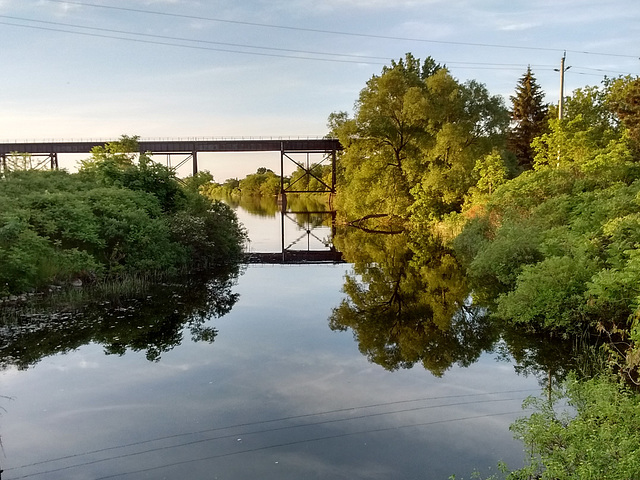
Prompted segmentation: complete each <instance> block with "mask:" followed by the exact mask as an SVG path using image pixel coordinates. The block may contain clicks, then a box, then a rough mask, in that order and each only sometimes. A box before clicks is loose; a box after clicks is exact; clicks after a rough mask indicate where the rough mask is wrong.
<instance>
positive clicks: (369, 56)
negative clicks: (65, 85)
mask: <svg viewBox="0 0 640 480" xmlns="http://www.w3.org/2000/svg"><path fill="white" fill-rule="evenodd" d="M0 18H6V19H10V20H17V21H23V22H33V23H40V24H45V25H56V26H62V27H71V28H79V29H84V30H95V31H98V32H107V33H117V34H122V35H134V36H139V37H147V38H159V39H163V40H173V41H180V42H192V43H202V44H207V45H222V46H226V47H236V48H252V49H256V50H273V51H279V52H288V53H302V54H307V55H324V56H335V57H345V58H360V59H363V60H372V59H373V60H385V61H387V60H388V59H387V58H385V57H376V56H371V55H360V54H348V53H335V52H319V51H312V50H296V49H292V48H279V47H265V46H262V45H248V44H240V43H230V42H217V41H212V40H202V39H193V38H185V37H173V36H169V35H157V34H151V33H142V32H132V31H127V30H115V29H111V28H102V27H87V26H85V25H78V24H73V23H62V22H52V21H47V20H37V19H33V18H25V17H15V16H11V15H0ZM65 32H68V33H72V31H66V30H65ZM116 38H120V37H116ZM123 39H124V38H123ZM176 46H181V44H176Z"/></svg>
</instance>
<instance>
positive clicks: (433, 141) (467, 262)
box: [329, 55, 640, 479]
mask: <svg viewBox="0 0 640 480" xmlns="http://www.w3.org/2000/svg"><path fill="white" fill-rule="evenodd" d="M543 99H544V94H543V92H542V90H541V88H540V87H539V85H538V84H537V82H536V80H535V77H534V75H533V73H532V72H531V70H530V69H529V70H527V71H526V72H525V74H524V75H523V76H522V77H521V79H520V81H519V83H518V85H517V86H516V90H515V93H514V95H513V96H512V97H511V98H510V100H511V106H510V108H508V107H507V106H506V105H505V103H504V101H503V100H502V99H501V98H499V97H496V96H492V95H490V94H489V92H488V91H487V89H486V88H485V86H484V85H481V84H479V83H477V82H475V81H468V82H464V83H461V82H459V81H458V80H456V79H455V78H453V77H452V76H451V74H450V73H449V71H448V70H447V69H446V67H445V66H443V65H439V64H437V63H436V62H435V61H434V60H433V59H431V58H427V59H426V60H425V61H424V62H421V61H419V60H418V59H416V58H414V57H413V56H411V55H407V56H406V57H405V58H404V59H402V60H400V61H398V62H392V63H391V65H390V66H388V67H385V68H384V69H383V70H382V73H381V74H380V75H374V76H373V77H372V78H371V79H370V80H369V81H368V82H367V84H366V86H365V88H364V89H363V90H362V91H361V92H360V95H359V98H358V101H357V102H356V108H355V111H354V114H353V115H352V116H351V115H349V114H347V113H345V112H337V113H334V114H332V115H331V116H330V117H329V127H330V129H331V134H332V135H335V136H337V137H338V138H339V139H340V141H341V143H342V145H343V146H344V151H343V152H342V154H341V155H340V157H339V162H338V165H339V171H338V197H337V199H336V204H337V205H338V208H339V212H340V214H341V215H342V216H343V219H344V221H345V223H348V224H352V225H359V226H361V227H366V229H367V230H369V231H387V232H393V231H397V230H398V229H405V230H406V231H407V232H408V235H409V237H410V239H411V241H412V242H413V245H414V246H413V248H412V251H411V252H410V253H408V255H410V256H420V255H424V252H423V251H422V250H424V249H423V248H422V247H421V246H423V245H433V244H434V243H437V244H440V245H442V246H443V248H445V249H446V250H447V251H449V252H451V254H453V255H454V257H453V258H455V262H457V264H458V265H459V267H460V269H462V271H464V272H465V273H466V276H467V281H468V282H469V285H470V287H471V291H472V296H473V299H474V304H475V305H480V306H486V307H488V309H489V311H490V312H491V315H492V317H493V318H494V319H495V320H496V321H500V322H504V323H506V324H508V325H510V326H511V327H515V328H517V329H520V330H521V331H522V332H544V333H545V334H546V335H554V336H557V337H559V338H566V337H569V336H574V337H577V336H579V337H581V338H587V339H588V340H589V341H595V342H598V343H599V344H604V346H603V347H602V348H603V349H604V353H605V354H606V358H607V363H606V367H605V368H603V369H602V370H601V372H600V374H601V376H597V378H594V379H591V380H589V381H588V382H585V381H584V378H582V379H580V381H579V382H578V381H576V382H573V383H572V382H569V384H567V385H568V387H567V391H566V392H565V393H566V394H567V395H568V398H569V401H570V402H572V403H573V404H574V405H575V406H576V408H577V416H576V417H575V418H573V419H562V418H560V417H558V416H557V415H556V414H555V412H554V411H553V409H546V410H545V409H543V410H541V411H540V412H539V413H537V414H535V415H533V416H532V417H530V418H529V419H527V420H525V421H522V422H520V423H518V424H517V425H516V426H515V427H514V428H515V431H516V433H517V434H518V436H519V437H520V438H523V439H524V440H525V441H526V442H527V445H529V446H531V448H532V450H531V463H530V464H529V465H528V466H527V468H525V469H524V470H521V471H518V472H512V473H511V475H510V478H545V479H546V478H548V479H551V478H553V479H559V478H562V479H565V478H566V479H569V478H571V479H574V478H616V479H617V478H620V479H622V478H637V477H638V476H640V461H639V460H638V459H639V458H640V450H639V448H640V447H639V446H638V445H640V441H639V440H640V438H639V434H638V431H640V430H639V429H638V425H639V424H640V400H639V399H638V395H637V394H632V393H631V391H630V388H631V387H637V386H638V385H640V375H639V370H640V320H639V319H640V263H639V262H640V254H639V253H638V252H639V250H638V245H639V244H640V107H639V105H640V79H638V78H632V77H621V78H617V79H605V81H604V82H603V83H602V85H600V86H596V87H591V86H589V87H584V88H581V89H578V90H576V91H574V92H573V93H572V94H571V95H570V96H569V97H568V98H566V99H565V103H564V112H563V118H561V119H558V112H557V109H556V108H555V107H553V106H550V105H546V104H544V101H543ZM433 274H434V275H435V274H437V271H436V270H434V271H433ZM446 274H447V273H446V272H443V275H446ZM432 282H435V283H434V285H437V284H438V279H437V278H432ZM424 288H427V287H424ZM357 293H358V295H356V297H357V299H358V300H362V298H364V297H362V296H363V295H364V292H362V291H361V290H358V292H357ZM372 293H373V292H372ZM443 294H444V293H443ZM352 296H353V295H352ZM361 297H362V298H361ZM463 301H464V300H460V303H461V302H463ZM356 303H357V302H356ZM356 306H357V305H356ZM460 306H461V307H462V303H461V305H460ZM356 311H357V309H356ZM340 313H341V312H340V311H337V312H336V314H340ZM347 313H349V312H347ZM343 316H344V315H343ZM354 318H355V317H354ZM351 323H353V322H351ZM342 324H344V322H342ZM441 328H442V329H444V330H446V329H448V328H450V325H449V324H442V326H441ZM609 372H615V374H616V375H617V378H618V379H620V381H621V383H617V382H618V380H616V377H615V376H611V375H610V374H609ZM607 403H608V404H611V405H619V406H620V409H623V410H624V412H626V415H627V416H626V417H625V418H624V419H621V417H620V415H619V412H616V409H615V408H613V409H611V408H608V409H605V408H604V407H603V406H604V405H605V404H607ZM599 408H600V409H601V410H600V413H599V414H600V416H599V417H597V418H596V416H595V415H596V414H597V413H596V412H597V411H598V409H599ZM549 432H553V435H549ZM589 432H591V433H589ZM625 436H626V438H629V439H630V442H626V441H624V442H621V441H619V440H620V439H622V438H625ZM598 448H599V449H600V451H597V452H596V451H595V450H597V449H598ZM602 452H606V453H602ZM607 459H608V460H607Z"/></svg>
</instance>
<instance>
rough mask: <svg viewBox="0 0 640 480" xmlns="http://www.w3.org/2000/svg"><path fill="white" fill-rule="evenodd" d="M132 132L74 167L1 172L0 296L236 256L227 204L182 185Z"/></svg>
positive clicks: (240, 235)
mask: <svg viewBox="0 0 640 480" xmlns="http://www.w3.org/2000/svg"><path fill="white" fill-rule="evenodd" d="M137 151H138V147H137V139H136V138H135V137H133V138H130V137H123V138H122V139H121V141H119V142H113V143H109V144H107V145H106V146H104V147H97V148H95V149H94V150H93V151H92V155H91V158H89V159H87V160H85V161H83V162H82V164H81V167H80V169H79V171H78V172H77V173H74V174H69V173H67V172H65V171H36V170H14V171H6V172H5V175H4V178H2V179H0V203H1V204H2V206H3V209H2V212H0V295H7V294H15V293H21V292H25V291H30V290H36V289H40V288H43V287H47V286H49V285H52V284H65V283H68V282H70V281H77V280H81V281H84V282H86V281H93V280H96V279H100V278H105V277H109V276H110V277H113V276H118V275H122V274H151V273H161V274H171V273H176V272H179V271H193V270H197V269H203V268H208V267H211V266H214V265H220V264H226V263H231V262H236V261H238V260H239V258H240V256H241V253H242V244H243V241H244V238H245V233H244V230H243V228H242V227H241V225H239V223H238V221H237V219H236V217H235V214H234V213H233V211H232V210H231V209H230V208H229V207H227V206H226V205H224V204H222V203H221V202H214V201H211V200H210V199H207V198H205V197H204V196H202V195H200V194H199V193H198V192H197V187H198V185H197V184H196V185H195V186H194V185H193V184H194V183H195V182H193V181H192V182H191V183H187V185H186V186H184V185H182V184H181V183H180V182H178V180H177V179H176V178H175V176H174V174H173V172H172V171H171V170H169V169H167V168H166V167H163V166H161V165H159V164H156V163H153V162H152V161H151V160H150V159H149V158H148V157H147V156H146V155H140V156H139V158H138V159H137V162H135V161H134V160H135V157H136V156H137V155H136V154H135V153H131V152H137Z"/></svg>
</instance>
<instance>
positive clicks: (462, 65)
mask: <svg viewBox="0 0 640 480" xmlns="http://www.w3.org/2000/svg"><path fill="white" fill-rule="evenodd" d="M47 1H54V0H47ZM0 18H6V19H8V20H16V21H22V22H33V23H40V24H45V25H56V26H64V27H70V28H78V29H84V30H94V31H97V32H105V34H100V33H91V32H81V31H75V30H67V29H62V28H51V27H43V26H36V25H25V24H17V23H9V22H2V21H0V25H8V26H12V27H19V28H29V29H33V30H43V31H50V32H58V33H67V34H72V35H82V36H86V37H95V38H108V39H115V40H124V41H130V42H136V43H143V44H151V45H160V46H169V47H177V48H189V49H195V50H205V51H216V52H225V53H234V54H243V55H257V56H263V57H275V58H287V59H294V60H310V61H314V60H315V61H322V62H338V63H355V64H360V65H386V64H387V63H386V62H375V61H371V60H387V59H386V58H385V57H378V56H368V55H359V54H345V53H334V52H321V51H311V50H296V49H289V48H279V47H265V46H259V45H248V44H237V43H228V42H217V41H211V40H201V39H191V38H185V37H173V36H168V35H156V34H148V33H140V32H132V31H127V30H116V29H109V28H102V27H87V26H84V25H78V24H71V23H62V22H52V21H46V20H36V19H30V18H24V17H15V16H10V15H0ZM106 33H113V34H118V35H132V36H138V37H145V38H147V39H141V38H130V37H122V36H118V35H107V34H106ZM148 38H157V39H164V40H173V42H171V41H160V40H148ZM176 42H192V43H199V44H206V45H221V46H227V47H235V48H236V49H233V48H221V47H209V46H201V45H189V44H185V43H176ZM237 48H249V49H258V50H271V51H275V52H289V53H299V54H301V55H285V54H279V53H267V52H251V51H245V50H237ZM303 55H321V56H323V57H326V58H323V57H320V56H313V57H310V56H303ZM331 56H334V57H340V58H329V57H331ZM443 63H444V64H446V65H447V66H452V67H455V68H456V69H473V70H520V69H522V68H523V66H524V64H522V65H521V64H514V63H511V64H508V63H489V62H461V61H453V62H449V61H443ZM532 67H536V68H537V69H540V70H553V66H552V65H532ZM576 68H581V69H585V70H592V71H601V72H605V73H606V72H608V73H619V74H623V75H633V73H630V72H614V71H608V70H605V69H596V68H589V67H576ZM576 73H577V74H580V75H591V76H601V75H599V74H595V73H580V72H576Z"/></svg>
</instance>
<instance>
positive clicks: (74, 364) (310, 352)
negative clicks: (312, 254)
mask: <svg viewBox="0 0 640 480" xmlns="http://www.w3.org/2000/svg"><path fill="white" fill-rule="evenodd" d="M239 216H240V217H241V220H242V221H243V222H244V223H245V224H246V226H247V228H248V229H249V232H250V235H251V236H252V239H253V240H252V242H251V247H250V248H251V249H252V250H254V251H270V250H273V248H274V247H275V248H279V246H280V242H281V240H280V238H279V235H280V232H281V225H280V216H279V214H276V215H273V216H267V217H260V216H256V215H251V214H249V213H247V212H246V211H240V212H239ZM323 228H324V230H323V229H320V230H319V231H314V235H316V236H317V237H319V238H321V239H322V238H323V237H326V236H328V235H329V234H330V230H329V229H328V228H327V227H323ZM287 229H288V230H287V235H291V238H290V239H289V238H287V244H288V243H290V242H293V241H294V240H296V239H297V238H298V237H300V234H305V233H306V231H305V230H296V227H295V225H294V222H292V223H291V226H287ZM303 237H304V235H303ZM274 240H275V241H274ZM269 242H271V244H270V243H269ZM305 242H307V239H306V238H302V245H303V246H304V247H306V246H307V243H305ZM308 244H309V245H310V244H311V241H309V243H308ZM351 268H352V266H351V265H349V264H339V265H332V264H330V265H249V266H247V267H246V268H245V269H243V271H242V272H241V273H240V275H239V276H238V277H237V279H236V280H234V281H232V282H231V285H230V291H231V293H232V294H233V295H236V294H237V295H238V297H237V299H236V297H235V296H234V297H233V301H231V302H228V304H229V305H230V306H231V309H230V311H229V312H228V313H226V314H225V313H224V311H225V309H221V310H220V311H219V313H220V315H221V316H216V315H213V316H212V318H207V319H205V321H204V323H198V324H197V325H196V327H197V328H195V327H194V322H186V323H184V324H180V323H179V324H178V325H181V326H180V328H179V330H178V331H176V332H173V334H172V335H173V336H172V337H171V340H167V339H160V340H158V338H156V337H157V335H156V336H154V337H153V339H154V342H156V346H157V345H161V347H160V348H156V349H155V350H153V351H152V352H151V353H150V349H148V348H147V349H145V348H144V346H143V345H140V343H139V342H138V343H136V342H133V341H129V342H128V343H127V342H124V347H123V346H122V345H120V347H121V348H116V347H117V345H114V344H117V341H116V340H117V337H111V338H109V339H107V340H105V341H100V340H99V338H103V337H104V335H103V337H100V335H93V337H92V338H93V340H92V341H91V342H89V343H88V344H82V342H78V343H80V344H71V345H72V346H71V347H64V346H63V347H60V348H59V350H60V352H59V353H55V354H51V355H44V356H42V358H39V359H35V360H33V361H31V362H28V365H24V364H23V365H22V367H21V369H18V368H17V367H16V366H15V365H12V364H11V363H12V362H11V361H7V359H5V360H4V363H3V364H4V369H3V370H2V371H1V372H0V380H1V390H0V393H1V394H2V395H6V396H8V397H10V399H5V398H0V406H1V407H2V408H3V411H2V413H1V416H0V433H1V435H2V443H3V448H4V454H3V455H2V456H1V457H0V462H1V463H0V465H1V466H2V468H3V469H4V473H3V474H2V478H3V479H22V478H33V479H48V480H56V479H65V480H70V479H87V480H96V479H106V478H117V479H127V480H134V479H169V478H176V477H178V478H182V479H189V480H198V479H237V480H239V479H249V478H260V479H278V480H283V479H389V478H397V479H446V478H448V477H449V476H450V475H451V474H456V475H457V478H461V477H463V478H469V477H470V475H471V473H472V472H473V470H474V469H478V470H479V471H481V472H483V473H487V472H489V471H494V470H495V466H496V464H497V462H498V461H500V460H503V461H505V462H507V463H508V464H509V465H510V466H513V467H518V466H521V465H522V459H523V453H522V445H521V444H520V443H519V442H517V441H514V440H512V436H511V434H510V432H509V430H508V427H509V424H510V423H511V422H512V421H513V420H514V419H515V418H517V417H518V416H521V415H522V410H521V408H520V406H521V403H522V400H523V399H524V398H525V397H526V396H527V395H530V394H537V393H538V392H539V386H538V382H537V380H536V379H535V378H532V377H529V378H526V377H521V376H518V375H516V374H515V373H514V366H513V364H510V363H508V362H505V361H500V362H498V361H496V359H495V357H496V354H493V353H484V354H482V355H481V356H480V358H479V361H477V362H476V363H474V364H473V365H471V366H470V367H468V368H460V367H457V366H455V365H454V366H453V367H452V368H450V369H449V370H448V371H446V373H445V374H444V375H443V376H442V377H436V376H434V375H433V374H431V373H430V372H429V371H427V370H425V369H424V368H423V367H422V366H420V365H419V364H418V365H416V366H414V367H413V368H410V369H399V370H397V371H388V370H385V369H384V368H382V367H381V366H379V365H377V364H375V363H371V362H369V361H368V359H367V358H366V356H364V355H362V354H361V353H360V352H359V350H358V344H357V342H356V341H355V340H354V336H353V334H352V333H351V332H350V331H332V330H331V329H330V328H329V323H328V319H329V317H330V316H331V313H332V310H333V309H334V308H336V307H337V306H338V305H339V304H340V302H341V300H342V299H343V298H344V296H345V294H344V293H343V292H342V287H343V284H344V278H345V275H346V274H348V273H349V272H350V271H351ZM227 293H228V292H227ZM149 301H153V297H151V298H150V299H149ZM175 301H176V309H175V312H179V311H180V308H179V307H178V305H177V304H178V303H180V300H179V297H176V300H175ZM231 304H232V305H231ZM123 310H126V309H124V308H123ZM131 311H133V312H134V314H133V315H137V314H136V313H135V312H136V310H135V309H132V310H131ZM140 315H141V314H140ZM162 315H166V313H164V314H162ZM176 315H178V313H176ZM122 316H123V315H120V317H122ZM100 318H101V319H102V320H100V321H104V318H102V317H100ZM141 321H144V322H147V323H151V324H156V323H158V322H159V320H158V318H153V315H148V314H146V316H145V317H144V319H143V318H142V317H141V316H140V317H136V318H132V319H131V321H130V323H131V328H135V329H138V330H140V331H141V332H147V329H148V327H149V326H148V325H142V324H140V322H141ZM160 323H162V322H160ZM196 323H197V322H196ZM207 329H208V330H207ZM213 329H215V336H213V335H208V336H207V335H202V334H201V333H202V331H205V332H206V331H209V332H211V331H213ZM129 334H130V333H119V334H118V335H120V336H126V335H129ZM145 335H147V336H149V333H148V332H147V333H145ZM212 337H213V338H212ZM48 338H51V339H53V340H51V341H54V342H58V343H60V342H62V340H58V337H56V336H52V337H48ZM114 338H116V340H114ZM176 339H177V340H176ZM194 339H195V340H194ZM42 341H43V342H46V341H47V337H44V338H43V339H42ZM105 345H106V346H105ZM58 346H59V345H53V346H52V351H54V352H55V351H56V347H58ZM107 352H108V353H109V354H106V353H107ZM149 358H151V360H150V359H149ZM14 363H16V362H14ZM18 363H19V362H18Z"/></svg>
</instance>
